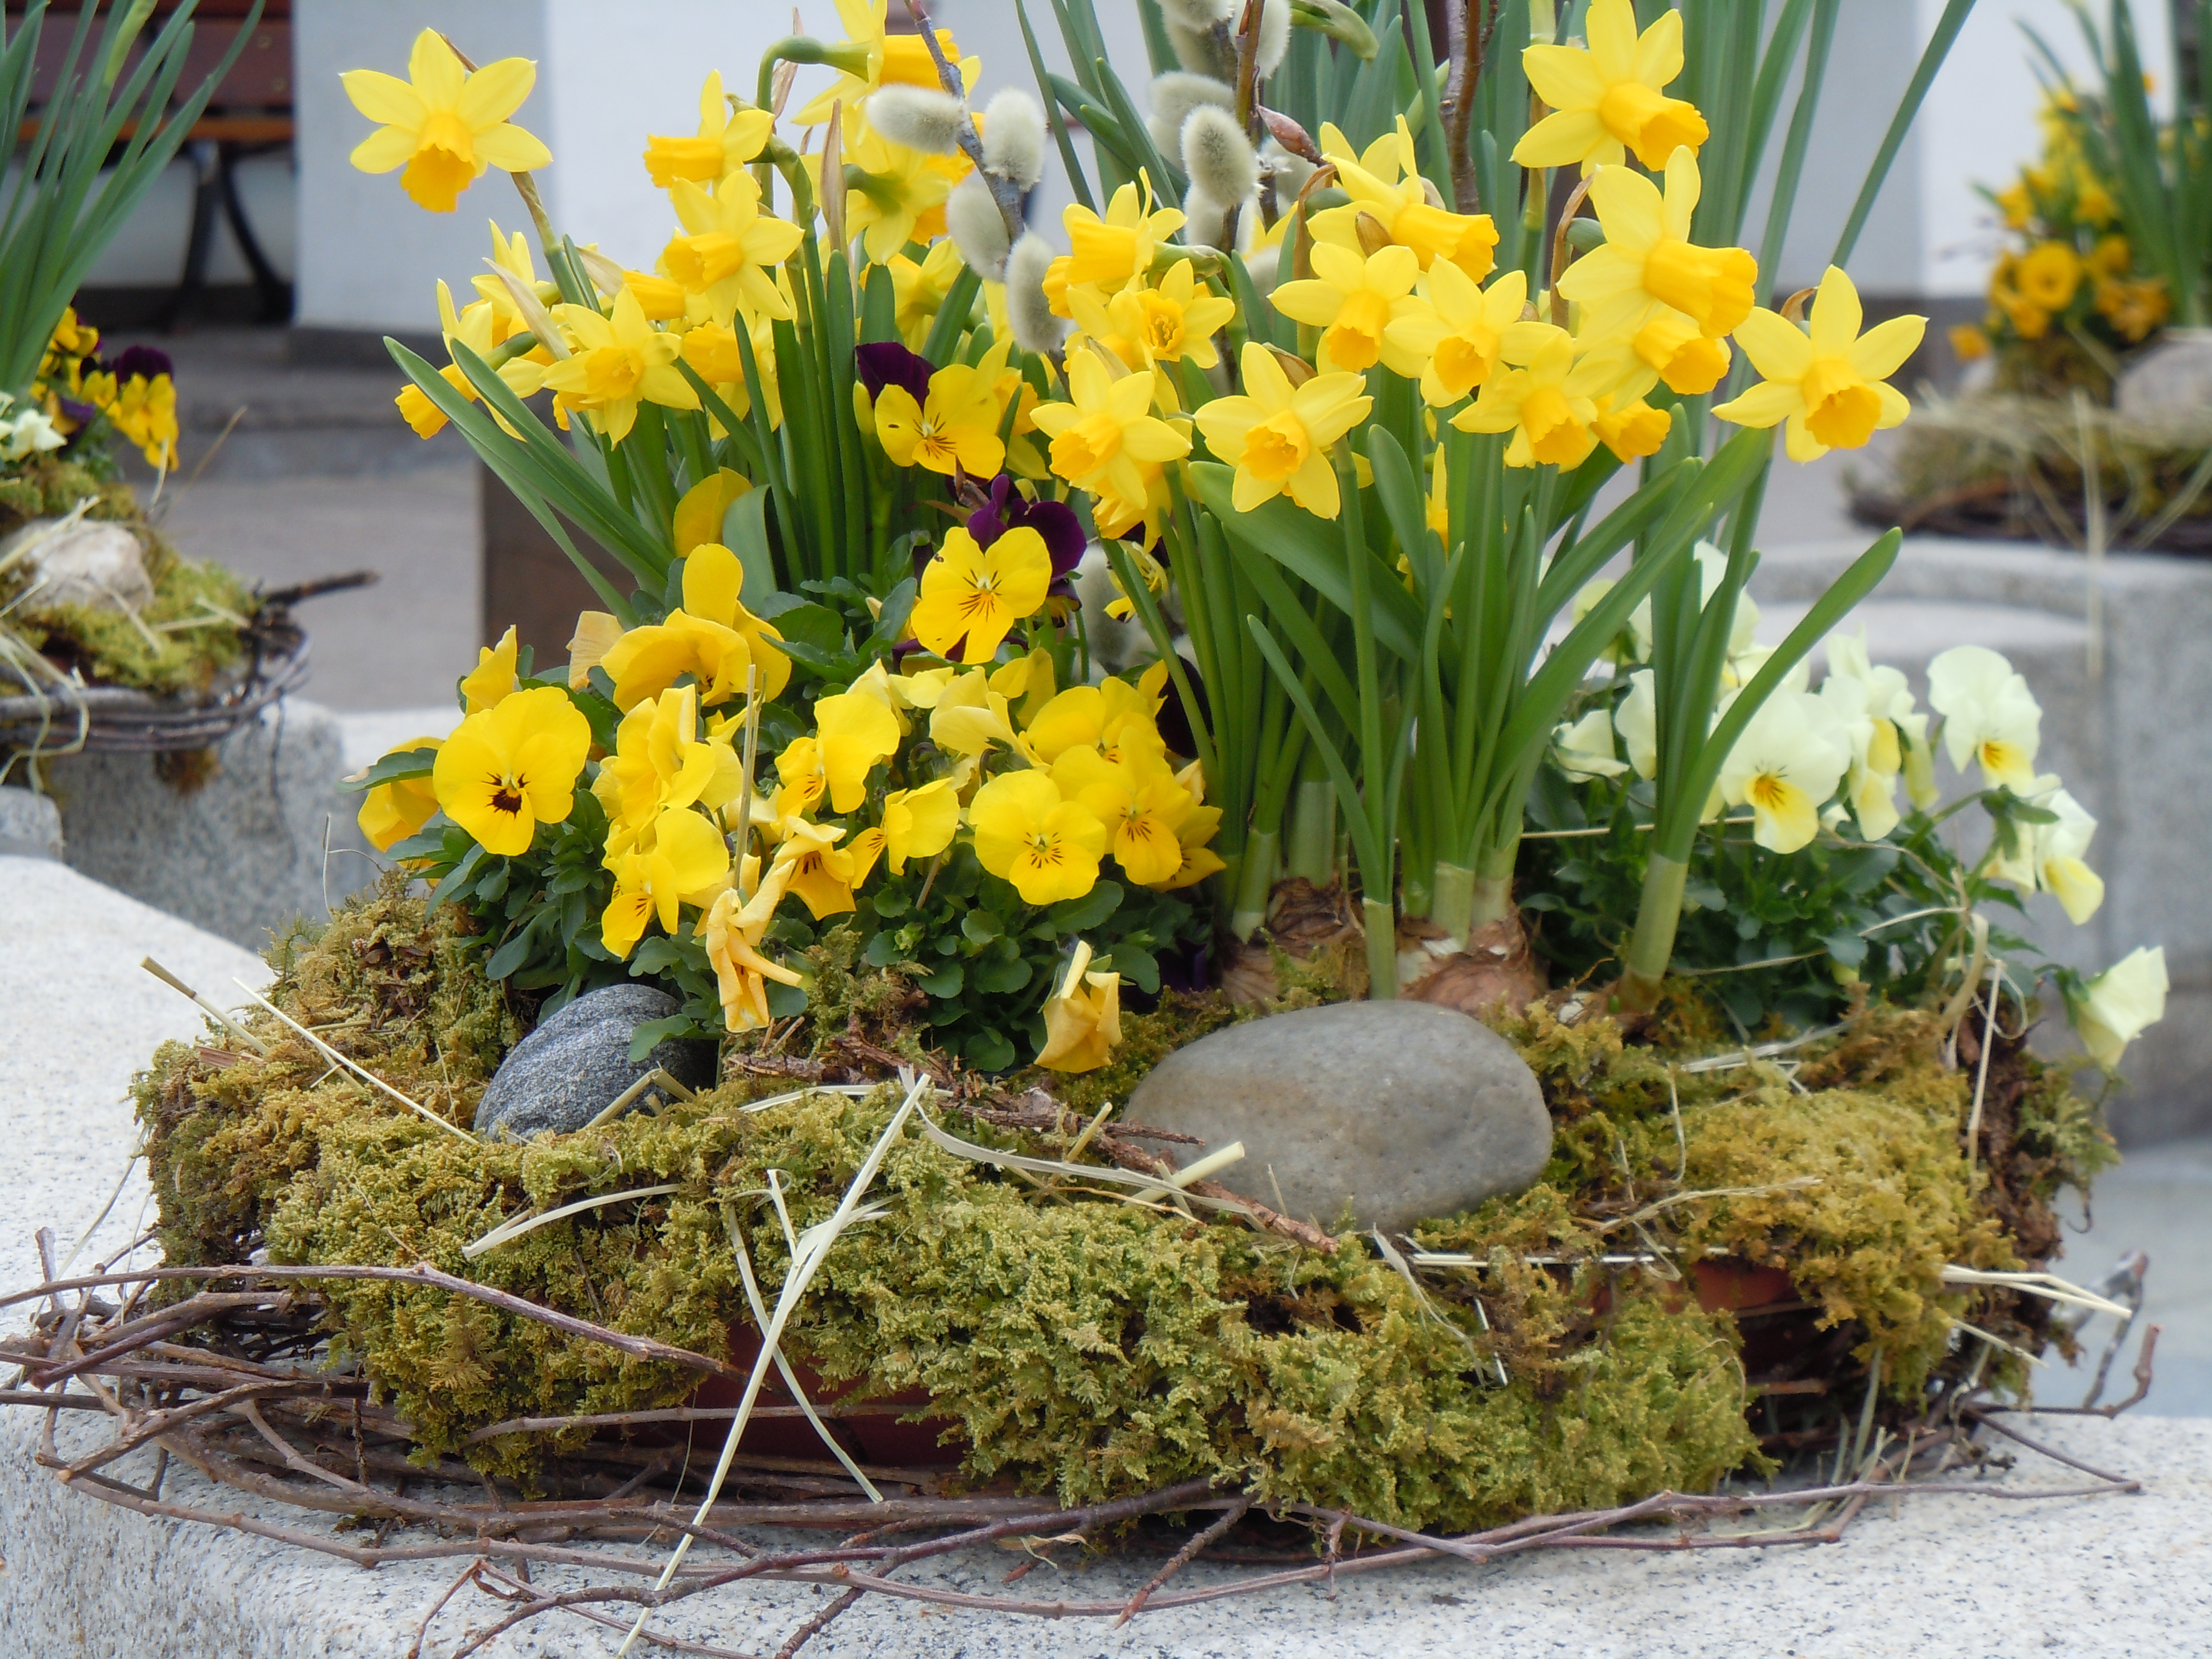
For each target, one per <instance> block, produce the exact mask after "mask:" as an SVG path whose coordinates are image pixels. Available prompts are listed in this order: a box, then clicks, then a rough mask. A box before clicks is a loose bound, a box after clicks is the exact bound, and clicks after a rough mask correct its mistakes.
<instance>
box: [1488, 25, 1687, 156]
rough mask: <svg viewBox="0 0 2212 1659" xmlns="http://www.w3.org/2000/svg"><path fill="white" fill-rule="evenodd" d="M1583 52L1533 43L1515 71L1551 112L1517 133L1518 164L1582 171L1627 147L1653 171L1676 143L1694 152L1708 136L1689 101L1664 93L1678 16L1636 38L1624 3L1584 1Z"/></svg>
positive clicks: (1678, 41) (1677, 42) (1678, 61)
mask: <svg viewBox="0 0 2212 1659" xmlns="http://www.w3.org/2000/svg"><path fill="white" fill-rule="evenodd" d="M1583 28H1584V32H1585V33H1586V34H1587V35H1588V37H1589V47H1588V49H1587V50H1580V51H1578V50H1577V49H1576V48H1575V47H1573V46H1529V47H1528V48H1526V49H1525V50H1524V51H1523V52H1522V54H1521V66H1522V71H1523V72H1524V73H1525V74H1526V75H1527V76H1528V84H1529V86H1530V87H1531V88H1534V90H1535V94H1536V95H1537V96H1538V97H1539V98H1541V99H1542V100H1544V101H1545V102H1546V103H1547V104H1548V105H1550V106H1551V107H1552V111H1553V112H1552V113H1551V114H1549V115H1547V116H1546V117H1545V118H1543V119H1542V120H1541V121H1539V122H1537V123H1536V125H1534V126H1533V127H1530V128H1529V129H1528V131H1527V132H1526V133H1524V134H1523V135H1522V138H1521V142H1520V143H1517V144H1516V145H1515V146H1514V147H1513V159H1514V161H1516V162H1517V163H1519V164H1520V165H1521V166H1522V167H1573V166H1576V165H1577V164H1579V165H1580V166H1581V167H1582V170H1583V173H1584V174H1585V175H1588V173H1589V172H1590V170H1591V169H1592V168H1593V167H1597V166H1598V165H1600V164H1601V163H1603V162H1612V163H1615V164H1618V163H1619V162H1620V161H1622V160H1623V159H1624V157H1625V156H1626V153H1627V152H1628V151H1629V150H1634V151H1635V152H1636V159H1637V160H1638V161H1641V162H1642V163H1643V164H1644V166H1645V167H1650V168H1652V169H1653V170H1655V171H1656V169H1658V168H1660V167H1664V166H1665V165H1666V164H1667V158H1668V156H1670V155H1673V154H1674V151H1675V150H1676V149H1678V148H1686V149H1689V150H1691V151H1692V152H1693V153H1694V152H1695V151H1696V149H1697V148H1698V146H1699V145H1700V144H1702V143H1705V139H1706V138H1707V137H1709V136H1710V129H1708V128H1707V127H1706V125H1705V117H1703V116H1702V115H1700V114H1699V113H1698V112H1697V109H1696V107H1695V106H1693V105H1691V104H1689V103H1686V102H1685V101H1684V100H1681V99H1680V98H1668V97H1667V96H1665V95H1664V93H1665V89H1666V88H1667V87H1668V85H1669V84H1670V83H1671V82H1673V81H1674V79H1675V77H1676V76H1680V74H1681V72H1682V14H1681V13H1680V12H1679V11H1677V10H1675V9H1674V8H1673V7H1672V6H1669V7H1668V8H1667V9H1665V10H1663V11H1662V12H1661V13H1660V14H1659V15H1658V17H1657V18H1656V19H1655V20H1654V21H1653V22H1652V25H1651V27H1650V28H1648V29H1646V30H1644V33H1643V34H1642V35H1641V36H1640V37H1639V36H1638V33H1636V9H1635V7H1634V6H1633V5H1632V4H1631V3H1630V0H1591V3H1590V9H1589V21H1587V22H1586V23H1585V24H1584V25H1583Z"/></svg>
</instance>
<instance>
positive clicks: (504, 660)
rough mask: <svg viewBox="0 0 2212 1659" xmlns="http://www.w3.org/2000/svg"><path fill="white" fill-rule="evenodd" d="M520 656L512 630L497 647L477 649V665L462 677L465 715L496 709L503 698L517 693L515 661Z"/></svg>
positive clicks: (509, 630)
mask: <svg viewBox="0 0 2212 1659" xmlns="http://www.w3.org/2000/svg"><path fill="white" fill-rule="evenodd" d="M520 653H521V647H520V646H519V645H518V644H517V643H516V641H515V635H514V629H512V628H509V629H507V632H506V633H504V634H502V635H500V636H499V643H498V644H497V645H486V646H479V647H477V665H476V666H475V667H474V668H472V669H471V670H470V671H468V672H467V673H466V674H465V675H464V676H463V677H462V678H461V688H460V689H461V699H462V704H463V712H464V713H465V714H483V711H484V710H485V709H487V708H495V707H496V706H497V704H498V703H499V701H500V699H501V698H502V697H505V696H507V695H508V694H510V693H511V692H513V690H514V689H515V687H516V686H517V685H519V684H520V681H519V680H517V679H516V678H515V674H514V665H515V660H516V659H517V658H518V657H519V656H520Z"/></svg>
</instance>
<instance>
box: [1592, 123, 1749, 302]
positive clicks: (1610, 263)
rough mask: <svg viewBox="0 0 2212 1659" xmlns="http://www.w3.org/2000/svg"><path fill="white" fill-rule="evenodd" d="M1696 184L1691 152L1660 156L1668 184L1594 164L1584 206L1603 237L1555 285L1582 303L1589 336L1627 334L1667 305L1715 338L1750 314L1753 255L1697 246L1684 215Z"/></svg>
mask: <svg viewBox="0 0 2212 1659" xmlns="http://www.w3.org/2000/svg"><path fill="white" fill-rule="evenodd" d="M1702 188H1703V186H1702V184H1701V181H1700V180H1699V177H1698V158H1697V156H1696V155H1694V154H1693V153H1692V152H1691V151H1690V150H1688V149H1678V150H1676V151H1675V152H1674V155H1673V156H1672V157H1670V158H1669V159H1668V162H1667V189H1666V192H1665V194H1664V195H1662V194H1661V192H1660V190H1659V187H1658V186H1657V185H1654V184H1653V183H1652V182H1651V181H1650V179H1647V178H1645V177H1644V175H1643V174H1642V173H1638V172H1637V171H1635V170H1634V169H1633V168H1632V167H1600V168H1599V169H1598V172H1597V176H1596V177H1595V178H1594V179H1591V180H1590V186H1589V196H1590V204H1591V205H1592V206H1593V207H1595V208H1596V210H1597V216H1598V222H1599V223H1600V224H1601V225H1602V226H1603V227H1604V228H1605V242H1604V244H1603V245H1602V246H1599V247H1595V248H1592V249H1591V250H1590V251H1589V252H1588V253H1585V254H1584V255H1583V257H1582V258H1579V259H1577V260H1576V261H1575V262H1574V264H1571V265H1569V266H1568V267H1567V269H1566V270H1565V272H1564V273H1563V274H1562V275H1561V276H1560V277H1559V292H1560V293H1561V294H1562V295H1565V296H1566V298H1568V299H1570V300H1571V301H1574V302H1575V303H1576V304H1577V305H1579V306H1581V307H1583V309H1584V312H1585V313H1586V317H1587V320H1586V322H1585V323H1584V325H1583V326H1584V328H1585V329H1586V331H1589V332H1591V333H1594V334H1602V333H1612V332H1627V331H1632V330H1634V329H1637V328H1639V327H1641V326H1642V325H1643V324H1644V320H1645V319H1647V318H1648V317H1649V316H1650V314H1651V312H1652V309H1653V308H1654V307H1657V306H1667V307H1672V308H1673V309H1674V310H1675V311H1678V312H1680V313H1682V314H1683V315H1684V316H1686V317H1688V318H1689V319H1691V320H1692V321H1693V322H1695V323H1696V324H1697V325H1698V327H1699V331H1702V332H1703V333H1704V334H1705V335H1706V336H1708V337H1713V338H1717V337H1720V336H1721V335H1723V334H1727V333H1729V332H1731V331H1733V330H1734V329H1735V326H1736V325H1738V324H1739V323H1741V322H1742V321H1743V319H1745V318H1746V317H1747V316H1748V315H1749V314H1750V313H1751V308H1752V306H1753V302H1754V301H1755V300H1756V299H1757V297H1758V290H1759V261H1757V260H1756V259H1754V258H1752V257H1751V255H1750V254H1748V253H1747V252H1744V251H1743V250H1742V249H1741V248H1740V247H1723V248H1713V247H1699V246H1697V245H1696V244H1695V243H1693V242H1692V241H1691V240H1690V218H1691V215H1692V213H1694V212H1695V211H1696V210H1697V205H1698V197H1699V191H1701V189H1702Z"/></svg>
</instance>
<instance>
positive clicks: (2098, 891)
mask: <svg viewBox="0 0 2212 1659" xmlns="http://www.w3.org/2000/svg"><path fill="white" fill-rule="evenodd" d="M2027 799H2029V800H2030V801H2031V802H2033V804H2034V805H2038V806H2039V807H2041V808H2043V809H2044V810H2045V811H2047V812H2051V813H2054V814H2056V815H2057V823H2037V824H2030V825H2027V826H2025V828H2026V830H2027V836H2026V840H2027V845H2025V846H2023V847H2021V848H2019V849H2018V851H2017V853H2016V854H2015V856H2013V857H2010V858H2007V857H2005V856H2004V855H2003V851H2002V848H2000V849H1999V850H1998V855H1997V856H1996V858H1994V859H1992V860H1990V875H1991V876H1993V877H1995V878H1996V879H1997V880H1999V881H2008V882H2011V883H2012V884H2015V886H2018V887H2021V888H2025V889H2026V890H2027V891H2029V892H2031V893H2033V892H2045V893H2049V894H2051V896H2054V897H2055V898H2057V901H2058V902H2059V903H2060V905H2062V906H2063V908H2064V909H2065V911H2066V919H2067V920H2068V921H2071V922H2073V923H2075V925H2076V926H2077V927H2078V926H2079V925H2080V924H2081V923H2082V922H2085V921H2088V920H2089V918H2090V917H2091V916H2093V915H2096V914H2097V909H2098V907H2099V906H2100V905H2101V904H2103V903H2104V902H2105V882H2104V878H2103V877H2101V876H2100V875H2099V874H2098V873H2097V872H2095V871H2094V870H2092V869H2091V868H2090V867H2089V866H2088V865H2087V864H2086V863H2085V862H2083V860H2082V857H2081V855H2082V854H2084V853H2086V852H2087V851H2088V850H2089V843H2090V842H2091V841H2092V840H2093V839H2094V838H2095V836H2096V834H2097V820H2096V819H2095V818H2093V817H2090V816H2089V813H2088V811H2087V809H2086V808H2084V807H2083V806H2082V805H2081V802H2080V801H2078V800H2076V799H2074V797H2073V796H2072V795H2071V794H2070V793H2068V792H2067V791H2066V790H2064V789H2063V788H2061V787H2059V783H2058V778H2057V775H2056V774H2055V773H2046V774H2045V775H2043V776H2041V777H2039V778H2038V779H2036V781H2034V783H2033V785H2031V786H2030V787H2029V789H2028V792H2027Z"/></svg>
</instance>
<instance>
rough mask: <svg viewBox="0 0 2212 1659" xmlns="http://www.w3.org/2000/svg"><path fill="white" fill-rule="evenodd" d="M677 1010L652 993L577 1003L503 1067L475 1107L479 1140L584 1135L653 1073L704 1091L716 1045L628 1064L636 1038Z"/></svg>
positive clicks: (591, 997) (673, 1045)
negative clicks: (656, 1069) (497, 1136)
mask: <svg viewBox="0 0 2212 1659" xmlns="http://www.w3.org/2000/svg"><path fill="white" fill-rule="evenodd" d="M677 1007H678V1003H677V1000H676V999H675V998H674V997H671V996H670V995H669V994H667V993H666V992H665V991H656V990H654V989H653V987H651V986H650V985H609V986H606V987H603V988H601V989H599V990H597V991H592V992H590V993H587V994H585V995H583V996H580V997H578V998H577V999H576V1000H574V1002H572V1003H570V1004H569V1005H568V1006H567V1007H565V1008H563V1009H562V1010H561V1012H558V1013H557V1014H555V1015H554V1016H553V1017H552V1018H550V1019H549V1020H547V1021H546V1022H545V1023H544V1024H542V1025H540V1026H539V1027H538V1029H537V1030H534V1031H532V1033H531V1034H530V1035H529V1036H526V1037H525V1038H523V1039H522V1041H521V1042H518V1043H516V1044H515V1045H514V1048H513V1052H512V1053H510V1054H508V1055H507V1058H506V1059H505V1060H501V1061H500V1063H499V1070H498V1072H497V1073H495V1075H494V1076H493V1078H492V1080H491V1083H490V1085H489V1086H488V1087H487V1088H486V1089H485V1090H484V1091H483V1099H481V1100H479V1101H478V1102H477V1121H476V1128H477V1133H478V1134H489V1133H492V1132H493V1131H494V1130H499V1131H501V1132H503V1133H507V1134H508V1135H511V1136H513V1138H514V1139H517V1140H527V1139H530V1138H531V1137H532V1135H536V1134H542V1133H544V1132H545V1131H547V1130H549V1129H550V1130H551V1131H552V1132H553V1133H556V1134H566V1133H568V1132H569V1131H571V1130H573V1129H580V1128H582V1127H584V1126H585V1125H586V1123H589V1122H590V1121H592V1119H593V1118H595V1117H597V1116H598V1115H599V1114H600V1113H601V1112H602V1111H604V1110H605V1109H607V1108H608V1107H609V1106H611V1105H612V1104H613V1103H615V1101H616V1100H617V1099H618V1098H619V1097H621V1095H622V1093H623V1091H624V1090H626V1089H628V1088H629V1086H630V1085H632V1084H634V1083H635V1082H636V1081H637V1080H638V1079H640V1078H641V1077H643V1076H644V1075H645V1074H646V1073H647V1072H650V1071H652V1070H653V1068H654V1067H655V1066H659V1068H660V1069H661V1070H662V1071H665V1072H666V1073H668V1074H669V1075H670V1076H671V1077H672V1078H674V1079H676V1080H677V1081H678V1082H679V1083H681V1084H683V1085H684V1086H685V1087H687V1088H692V1089H703V1088H706V1087H707V1086H708V1085H710V1084H711V1083H713V1082H714V1044H712V1043H711V1042H677V1041H675V1040H674V1039H672V1038H671V1040H669V1041H668V1042H664V1043H662V1044H661V1045H660V1046H659V1048H655V1049H654V1050H653V1052H652V1053H651V1054H647V1056H646V1057H645V1062H644V1064H642V1065H639V1066H633V1065H631V1064H630V1059H629V1040H630V1035H631V1033H632V1032H633V1031H635V1030H636V1029H637V1027H638V1026H640V1025H641V1024H644V1023H645V1022H646V1021H647V1020H653V1019H665V1018H668V1016H669V1015H671V1014H672V1013H674V1012H676V1010H677Z"/></svg>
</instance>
